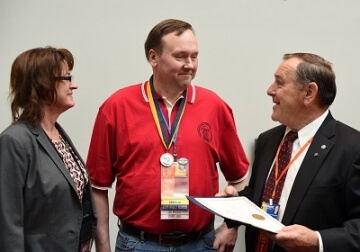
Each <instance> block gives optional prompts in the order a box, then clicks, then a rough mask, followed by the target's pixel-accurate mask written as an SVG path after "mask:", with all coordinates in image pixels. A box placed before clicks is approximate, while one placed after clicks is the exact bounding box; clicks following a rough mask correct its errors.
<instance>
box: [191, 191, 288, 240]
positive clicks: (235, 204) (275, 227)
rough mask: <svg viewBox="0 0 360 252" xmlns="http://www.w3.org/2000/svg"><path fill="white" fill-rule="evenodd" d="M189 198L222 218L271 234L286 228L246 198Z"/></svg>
mask: <svg viewBox="0 0 360 252" xmlns="http://www.w3.org/2000/svg"><path fill="white" fill-rule="evenodd" d="M187 198H188V199H189V200H190V201H191V202H193V203H195V204H196V205H198V206H200V207H201V208H203V209H205V210H207V211H210V212H212V213H214V214H216V215H218V216H220V217H223V218H227V219H230V220H234V221H239V222H242V223H244V224H248V225H251V226H254V227H257V228H259V229H263V230H265V231H268V232H271V233H277V231H279V230H280V229H281V228H283V227H284V224H282V223H281V222H280V221H278V220H276V219H275V218H273V217H272V216H271V215H269V214H267V213H266V212H264V211H263V210H262V209H261V208H260V207H258V206H257V205H256V204H254V203H253V202H252V201H250V200H249V199H248V198H246V197H243V196H241V197H193V196H187Z"/></svg>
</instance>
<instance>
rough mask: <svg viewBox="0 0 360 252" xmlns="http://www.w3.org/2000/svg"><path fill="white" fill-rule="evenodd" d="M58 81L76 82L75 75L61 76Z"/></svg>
mask: <svg viewBox="0 0 360 252" xmlns="http://www.w3.org/2000/svg"><path fill="white" fill-rule="evenodd" d="M56 79H57V80H66V81H70V82H72V81H73V80H74V75H67V76H60V77H56Z"/></svg>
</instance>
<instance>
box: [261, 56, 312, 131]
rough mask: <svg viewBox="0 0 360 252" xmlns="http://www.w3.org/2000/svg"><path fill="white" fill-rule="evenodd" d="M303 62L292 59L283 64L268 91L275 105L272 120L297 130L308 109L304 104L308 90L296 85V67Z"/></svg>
mask: <svg viewBox="0 0 360 252" xmlns="http://www.w3.org/2000/svg"><path fill="white" fill-rule="evenodd" d="M301 62H302V60H300V59H299V58H291V59H288V60H285V61H283V62H282V63H281V65H280V66H279V67H278V69H277V70H276V72H275V80H274V82H273V83H272V84H271V85H270V87H269V88H268V90H267V94H268V95H269V96H271V97H272V100H273V102H274V103H275V105H274V106H273V113H272V115H271V119H272V120H274V121H278V122H280V123H282V124H284V125H286V126H288V127H290V128H293V129H296V128H297V126H298V124H299V121H300V120H301V118H302V115H304V113H305V112H306V110H307V108H306V106H305V104H304V98H305V96H306V90H305V89H304V88H300V87H298V86H297V85H296V82H295V80H294V78H295V71H296V67H297V65H298V64H299V63H301Z"/></svg>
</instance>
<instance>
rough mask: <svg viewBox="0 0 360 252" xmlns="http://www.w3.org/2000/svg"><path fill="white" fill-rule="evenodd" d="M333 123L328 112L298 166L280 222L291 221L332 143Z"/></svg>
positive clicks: (287, 223) (334, 122) (287, 222)
mask: <svg viewBox="0 0 360 252" xmlns="http://www.w3.org/2000/svg"><path fill="white" fill-rule="evenodd" d="M335 124H336V121H335V120H334V118H333V117H332V116H331V114H329V115H328V117H327V118H326V119H325V121H324V122H323V124H322V125H321V127H320V128H319V130H318V131H317V133H316V134H315V136H314V140H313V142H312V143H311V145H310V147H309V149H308V151H307V153H306V155H305V158H304V160H303V162H302V164H301V166H300V169H299V171H298V174H297V176H296V178H295V181H294V184H293V187H292V189H291V193H290V195H289V199H288V201H287V205H286V209H285V212H284V216H283V219H282V223H284V224H285V225H289V224H290V223H292V219H293V217H294V215H295V214H296V211H297V209H298V208H299V205H300V204H301V202H302V200H303V198H304V197H305V194H306V192H307V190H308V188H309V187H310V185H311V183H312V181H313V179H314V178H315V176H316V174H317V173H318V171H319V169H320V167H321V165H322V163H323V162H324V160H325V158H326V157H327V155H328V154H329V152H330V150H331V149H332V147H333V145H334V143H333V142H332V141H331V140H329V138H331V137H332V136H334V134H335Z"/></svg>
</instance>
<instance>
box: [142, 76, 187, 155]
mask: <svg viewBox="0 0 360 252" xmlns="http://www.w3.org/2000/svg"><path fill="white" fill-rule="evenodd" d="M146 91H147V95H148V97H149V104H150V109H151V113H152V115H153V117H154V121H155V124H156V128H157V130H158V132H159V136H160V139H161V141H162V143H163V145H164V147H165V149H166V150H169V149H170V147H171V144H172V143H174V145H175V141H176V136H177V133H178V130H179V126H180V121H181V119H182V116H183V114H184V111H185V104H186V97H187V96H186V94H187V91H186V90H185V91H184V98H183V99H181V101H180V105H179V109H178V111H177V113H176V116H175V120H174V123H173V125H172V127H171V129H170V126H169V124H168V123H167V121H166V119H165V116H164V114H163V112H162V110H161V107H160V104H159V101H158V99H157V98H156V94H155V89H154V85H153V83H152V77H151V78H150V80H149V81H148V82H147V86H146ZM165 126H166V128H165ZM166 131H167V132H168V133H169V135H170V138H168V136H167V132H166Z"/></svg>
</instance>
